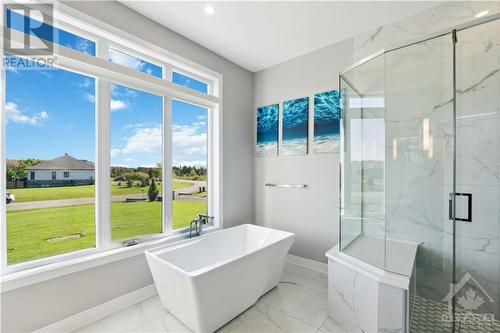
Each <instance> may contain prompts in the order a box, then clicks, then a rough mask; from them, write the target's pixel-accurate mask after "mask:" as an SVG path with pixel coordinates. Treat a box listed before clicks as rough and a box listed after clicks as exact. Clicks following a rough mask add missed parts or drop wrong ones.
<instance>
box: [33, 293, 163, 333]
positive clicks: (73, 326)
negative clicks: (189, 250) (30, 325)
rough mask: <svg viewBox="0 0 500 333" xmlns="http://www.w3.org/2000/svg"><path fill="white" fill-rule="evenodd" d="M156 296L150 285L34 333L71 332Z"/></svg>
mask: <svg viewBox="0 0 500 333" xmlns="http://www.w3.org/2000/svg"><path fill="white" fill-rule="evenodd" d="M156 294H157V291H156V287H155V285H154V284H151V285H149V286H147V287H144V288H141V289H137V290H134V291H132V292H131V293H128V294H125V295H123V296H120V297H117V298H115V299H112V300H110V301H107V302H105V303H103V304H99V305H97V306H94V307H93V308H90V309H88V310H85V311H82V312H80V313H77V314H75V315H73V316H70V317H67V318H64V319H63V320H60V321H58V322H55V323H52V324H50V325H48V326H45V327H42V328H40V329H38V330H36V331H35V332H34V333H42V332H44V333H47V332H51V333H55V332H73V331H76V330H78V329H80V328H83V327H85V326H87V325H89V324H91V323H93V322H94V321H96V320H99V319H102V318H104V317H107V316H109V315H112V314H113V313H115V312H118V311H120V310H123V309H125V308H127V307H129V306H131V305H134V304H136V303H139V302H142V301H144V300H146V299H148V298H150V297H152V296H154V295H156Z"/></svg>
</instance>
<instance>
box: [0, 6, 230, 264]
mask: <svg viewBox="0 0 500 333" xmlns="http://www.w3.org/2000/svg"><path fill="white" fill-rule="evenodd" d="M3 15H4V19H6V20H5V21H6V22H7V26H8V28H10V29H11V30H12V31H14V30H15V31H16V34H17V35H19V34H30V35H32V36H31V37H40V38H41V39H44V40H45V41H48V42H49V43H53V44H55V45H56V46H63V47H54V48H53V49H54V52H55V53H54V57H53V58H54V64H53V65H45V66H32V63H30V61H32V60H33V59H30V58H28V57H26V55H23V54H21V53H20V54H2V59H3V60H5V61H4V62H3V66H5V67H3V70H2V72H1V75H2V82H4V84H3V86H2V87H1V89H2V91H1V94H0V95H1V96H2V101H1V103H2V104H3V107H2V115H1V116H2V119H3V122H2V123H3V126H1V127H0V138H1V139H2V142H0V147H5V149H3V148H0V158H1V162H2V163H0V169H1V170H2V172H3V173H4V175H3V176H2V177H1V179H0V185H1V188H0V190H1V194H0V198H1V199H2V201H3V202H2V203H0V206H1V208H2V209H1V211H0V218H1V223H2V224H3V228H0V231H2V232H5V234H4V235H2V238H3V239H5V240H6V242H5V243H3V244H2V245H3V246H4V248H3V249H1V251H0V252H2V253H5V255H4V256H1V266H2V272H4V273H10V272H14V271H18V270H22V269H27V268H31V267H35V266H41V265H45V264H50V263H53V262H57V261H60V260H65V259H67V258H74V257H76V256H85V255H92V254H93V253H96V252H100V251H107V250H108V249H113V248H117V247H122V246H128V245H130V244H136V243H141V242H146V241H148V240H150V239H152V238H153V239H156V238H159V237H166V236H169V235H170V234H172V235H173V234H178V233H183V232H186V233H188V229H189V225H190V222H191V221H192V220H193V219H195V218H197V216H198V215H199V214H206V215H209V216H213V217H214V219H213V220H211V221H213V225H214V226H220V225H221V223H222V220H221V214H220V212H221V207H220V193H218V191H219V189H220V185H219V184H220V175H219V172H218V170H219V164H220V158H219V152H220V147H219V145H220V140H219V136H220V131H221V126H220V123H219V122H220V119H221V116H220V114H219V112H220V103H221V100H220V99H219V97H218V96H220V89H221V80H222V77H221V76H220V75H219V74H217V73H215V72H212V71H210V70H208V69H205V68H203V67H201V66H199V65H196V64H193V63H190V64H182V63H181V62H179V60H178V59H177V58H172V56H171V55H170V53H169V52H168V51H166V50H164V51H162V50H161V49H159V48H158V47H156V46H154V45H149V44H147V43H146V42H144V43H142V42H136V43H137V44H134V43H132V42H130V40H128V39H127V38H125V37H123V36H122V35H121V34H122V32H119V31H115V33H116V34H113V35H111V34H110V33H109V32H107V31H105V30H102V29H101V28H100V27H92V29H89V30H90V31H91V32H88V31H85V28H84V27H83V26H81V27H80V26H75V24H79V23H76V22H81V19H80V20H74V19H72V18H71V17H69V16H65V15H63V16H61V19H60V20H57V21H56V20H54V22H56V23H55V24H56V25H57V26H54V27H51V26H48V25H46V24H45V23H43V24H44V34H43V36H34V35H33V34H32V31H31V30H30V29H27V28H26V26H25V25H26V22H29V24H35V25H40V22H38V21H37V20H36V19H33V18H30V19H29V20H26V19H25V18H24V17H23V16H22V15H21V14H18V13H16V12H10V11H9V10H5V12H4V13H3ZM85 27H88V26H85ZM52 28H53V29H52ZM51 30H52V31H51ZM125 34H126V33H125V32H123V35H125ZM13 35H14V34H13ZM18 37H19V36H18ZM16 40H21V41H22V40H23V38H21V39H16ZM75 50H76V51H78V53H75V52H74V51H75ZM124 50H134V51H133V52H128V51H124ZM14 53H15V52H14ZM35 58H36V57H35ZM96 58H100V59H96ZM7 60H22V61H21V62H19V61H11V62H9V61H7ZM35 60H36V59H35ZM20 64H22V65H20ZM117 65H120V66H117ZM181 69H182V70H181ZM191 69H192V73H191ZM144 74H148V75H144ZM186 87H187V88H189V89H186ZM200 93H201V94H200ZM131 239H134V240H136V241H134V242H125V241H127V240H131Z"/></svg>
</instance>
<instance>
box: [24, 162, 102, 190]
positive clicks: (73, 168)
mask: <svg viewBox="0 0 500 333" xmlns="http://www.w3.org/2000/svg"><path fill="white" fill-rule="evenodd" d="M94 169H95V166H94V163H92V162H90V161H87V160H78V159H76V158H74V157H72V156H70V155H68V154H64V155H63V156H60V157H58V158H55V159H53V160H49V161H44V162H41V163H38V164H36V165H33V166H31V167H30V168H29V169H28V180H27V186H28V187H44V186H67V185H90V184H94Z"/></svg>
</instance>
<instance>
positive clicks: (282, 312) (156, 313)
mask: <svg viewBox="0 0 500 333" xmlns="http://www.w3.org/2000/svg"><path fill="white" fill-rule="evenodd" d="M281 281H282V282H281V283H280V284H279V286H278V287H277V288H274V289H273V290H271V291H270V292H269V293H267V294H266V295H264V296H263V297H261V298H260V299H259V301H258V302H257V303H256V304H255V305H254V306H252V307H251V308H249V309H248V310H246V311H245V312H243V313H242V314H240V315H239V316H238V317H236V318H235V319H233V320H232V321H231V322H229V323H227V324H226V325H225V326H224V327H222V328H221V329H220V330H219V331H218V332H221V333H222V332H223V333H229V332H248V333H260V332H314V333H316V332H332V333H343V331H342V330H341V329H340V328H339V327H338V326H336V325H335V324H334V323H333V322H332V321H331V320H330V319H328V318H327V307H328V305H327V304H328V299H327V288H328V287H327V286H328V283H327V276H326V275H325V274H321V273H318V272H316V271H312V270H308V269H305V268H302V267H299V266H296V265H292V264H285V269H284V271H283V275H282V277H281ZM78 332H169V333H173V332H191V331H190V330H189V329H188V328H187V327H185V326H184V325H183V324H182V323H180V322H179V321H178V320H177V319H175V317H174V316H172V315H171V314H170V313H169V312H167V311H166V310H165V309H164V308H163V306H162V305H161V303H160V299H159V297H158V296H154V297H152V298H150V299H147V300H145V301H143V302H141V303H139V304H136V305H133V306H131V307H129V308H127V309H124V310H122V311H120V312H117V313H115V314H113V315H111V316H109V317H106V318H104V319H101V320H99V321H96V322H94V323H92V324H90V325H88V326H87V327H84V328H82V329H81V330H79V331H78Z"/></svg>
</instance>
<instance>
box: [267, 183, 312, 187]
mask: <svg viewBox="0 0 500 333" xmlns="http://www.w3.org/2000/svg"><path fill="white" fill-rule="evenodd" d="M265 186H268V187H285V188H306V187H307V185H306V184H273V183H266V184H265Z"/></svg>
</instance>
